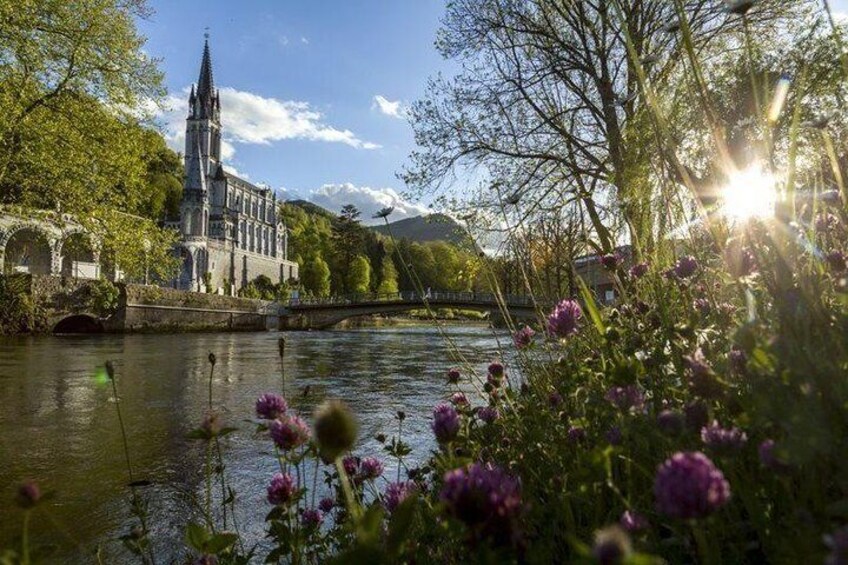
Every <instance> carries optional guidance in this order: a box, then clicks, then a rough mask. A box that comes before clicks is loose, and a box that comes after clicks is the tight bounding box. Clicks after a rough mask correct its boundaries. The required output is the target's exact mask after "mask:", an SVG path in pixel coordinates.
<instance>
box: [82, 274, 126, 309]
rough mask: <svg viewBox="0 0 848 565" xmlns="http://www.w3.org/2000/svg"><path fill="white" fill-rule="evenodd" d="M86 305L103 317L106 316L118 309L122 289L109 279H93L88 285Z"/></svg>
mask: <svg viewBox="0 0 848 565" xmlns="http://www.w3.org/2000/svg"><path fill="white" fill-rule="evenodd" d="M86 288H87V289H88V296H87V297H86V307H87V308H88V309H89V310H90V311H91V312H93V313H95V314H97V315H98V316H100V317H101V318H106V317H108V316H111V315H112V314H114V313H115V311H116V310H117V309H118V299H119V297H120V294H121V292H120V290H119V289H118V287H117V286H115V284H114V283H112V281H110V280H108V279H98V280H95V281H91V282H90V283H89V284H88V285H87V287H86Z"/></svg>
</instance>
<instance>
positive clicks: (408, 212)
mask: <svg viewBox="0 0 848 565" xmlns="http://www.w3.org/2000/svg"><path fill="white" fill-rule="evenodd" d="M283 194H284V195H285V196H287V197H289V198H296V197H298V196H299V197H301V198H303V199H305V200H308V201H310V202H312V203H314V204H317V205H319V206H322V207H324V208H326V209H327V210H329V211H330V212H333V213H338V212H339V211H340V210H341V209H342V206H344V205H345V204H353V205H354V206H356V207H357V208H359V211H360V212H362V222H363V223H365V224H376V223H381V222H382V220H374V219H373V218H372V217H371V216H373V215H374V214H376V213H377V212H379V211H380V210H381V209H383V208H385V207H386V206H394V208H395V209H394V211H393V212H392V215H391V216H389V220H390V221H397V220H402V219H404V218H412V217H414V216H421V215H426V214H429V213H431V212H432V211H431V210H429V209H428V208H427V207H426V206H424V205H423V204H419V203H415V202H409V201H408V200H405V199H404V198H403V197H402V196H401V195H400V194H398V192H397V191H396V190H395V189H393V188H371V187H368V186H356V185H354V184H353V183H349V182H346V183H340V184H325V185H323V186H321V187H320V188H316V189H313V190H311V191H309V192H307V193H305V194H300V195H298V193H297V192H295V191H291V190H285V189H284V190H283Z"/></svg>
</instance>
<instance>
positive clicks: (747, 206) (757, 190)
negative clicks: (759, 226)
mask: <svg viewBox="0 0 848 565" xmlns="http://www.w3.org/2000/svg"><path fill="white" fill-rule="evenodd" d="M775 186H776V180H775V178H774V175H772V174H770V173H766V172H764V171H763V170H762V169H760V168H759V167H757V166H751V167H749V168H747V169H745V170H742V171H739V172H737V173H735V174H733V175H732V176H731V177H730V181H729V182H728V183H727V186H726V187H725V188H724V191H723V193H722V200H723V204H722V210H723V211H724V214H725V215H726V216H728V217H731V218H735V219H737V220H747V219H749V218H767V217H769V216H772V215H774V205H775V203H776V202H777V192H776V190H775Z"/></svg>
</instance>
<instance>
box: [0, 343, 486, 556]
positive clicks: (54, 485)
mask: <svg viewBox="0 0 848 565" xmlns="http://www.w3.org/2000/svg"><path fill="white" fill-rule="evenodd" d="M448 331H449V332H450V334H451V336H452V339H453V340H454V342H455V343H456V345H457V346H458V347H459V348H460V350H461V351H462V353H463V354H464V355H465V356H466V357H467V358H468V359H470V360H473V361H474V363H476V364H478V365H479V368H480V370H481V371H483V370H485V365H486V364H487V363H488V362H489V361H491V360H492V359H494V358H496V357H497V342H496V340H495V339H494V337H493V336H492V334H491V332H490V331H489V330H488V329H486V328H482V327H455V328H450V329H448ZM278 336H279V334H273V333H263V334H197V335H168V336H156V335H133V336H109V335H100V336H74V337H41V338H21V339H15V340H5V341H0V406H2V409H0V500H2V501H10V500H11V499H12V498H13V497H14V492H15V488H16V485H17V484H19V482H21V481H22V480H23V479H26V478H32V479H35V480H37V481H39V482H40V483H41V484H42V486H43V488H44V490H48V491H50V490H53V491H55V492H56V497H55V499H53V500H52V501H51V502H50V504H49V505H48V506H46V507H45V508H42V509H39V513H41V512H42V510H44V511H45V515H46V516H49V519H39V520H35V523H34V524H33V528H34V532H33V537H34V541H35V544H39V545H46V544H54V545H55V546H56V547H55V548H54V550H53V551H54V552H53V554H52V558H51V561H52V560H60V561H62V562H70V563H74V562H79V563H88V562H91V555H92V552H93V551H94V550H95V548H96V545H97V544H98V543H100V544H102V546H103V547H102V550H103V556H104V560H105V562H116V561H121V560H122V559H124V558H125V557H126V555H125V554H123V553H122V549H121V547H120V543H119V542H116V541H115V539H116V538H117V537H118V536H120V535H122V534H124V533H126V531H125V530H126V526H127V524H128V523H129V520H130V518H129V512H128V504H127V498H128V493H127V490H126V488H125V484H126V482H127V472H126V468H125V464H124V459H123V452H122V447H121V432H120V429H119V427H118V425H117V418H116V415H115V407H114V404H113V403H112V401H111V397H112V391H111V387H110V386H109V385H108V383H102V382H100V381H98V379H97V378H96V372H97V369H98V367H100V366H102V363H103V361H104V360H106V359H111V360H113V361H114V363H115V367H116V370H117V374H118V379H119V380H118V387H119V394H120V396H121V402H122V404H121V406H122V411H123V414H124V418H125V422H126V425H127V429H128V435H129V443H130V449H131V459H132V464H133V471H134V474H135V475H136V477H137V478H139V477H140V478H145V479H150V480H152V481H153V485H152V486H151V487H147V488H146V489H145V490H146V492H145V494H146V497H147V498H148V499H149V500H150V513H151V522H152V523H153V525H154V534H153V539H154V543H155V544H156V549H157V553H158V554H159V555H162V556H163V557H165V558H166V560H169V559H170V558H172V557H178V556H179V555H180V553H179V552H180V551H181V549H182V544H181V540H182V533H181V532H182V530H181V529H182V527H183V526H184V525H185V524H186V523H187V522H188V521H190V520H192V519H197V518H198V515H199V511H198V505H197V501H196V496H200V495H201V491H202V482H203V476H202V466H203V461H204V452H203V446H202V445H199V444H197V443H195V442H191V441H188V440H186V439H185V435H186V433H187V432H188V431H190V430H191V429H193V428H195V427H197V425H198V423H199V422H200V420H201V418H202V417H203V414H204V413H205V412H206V408H207V390H208V389H207V386H208V377H209V372H208V371H209V363H208V361H207V356H208V354H209V352H210V351H212V352H214V353H215V354H216V356H217V360H218V362H217V365H216V367H215V375H214V381H213V387H214V401H213V403H214V405H215V406H216V407H217V408H219V409H220V410H221V411H222V413H223V414H224V420H225V422H226V423H227V424H228V425H229V424H232V425H236V426H238V427H239V428H240V430H239V431H238V432H236V433H235V434H232V435H231V436H228V437H227V439H226V441H225V444H226V446H225V455H224V457H225V463H226V465H227V474H228V478H229V480H230V481H231V482H232V483H233V486H234V488H235V489H236V491H237V493H238V496H239V504H238V512H237V516H236V517H237V520H238V523H239V527H240V529H241V530H242V532H243V533H245V534H246V538H247V539H249V540H250V541H251V542H261V540H262V537H263V523H262V520H263V518H264V514H265V512H264V510H265V509H266V507H267V505H266V504H265V502H264V495H265V485H266V482H267V480H268V478H269V477H270V475H271V474H272V473H273V472H274V470H275V466H274V464H273V460H272V459H270V458H269V457H267V453H268V450H269V448H270V443H269V441H268V440H267V439H264V438H261V437H257V436H255V435H254V433H253V426H252V425H251V424H249V423H246V422H244V419H245V418H248V417H250V416H251V415H252V411H253V402H254V400H255V399H256V397H257V396H258V395H259V394H261V393H263V392H267V391H273V390H279V389H280V387H281V386H282V382H281V374H280V363H279V357H278V349H277V338H278ZM286 355H287V357H286V364H285V374H286V378H287V382H286V386H287V388H288V390H287V392H288V394H287V396H288V398H289V403H290V405H292V406H294V407H295V408H296V409H297V410H298V411H300V412H302V413H304V414H311V412H312V410H313V409H314V407H315V406H316V405H317V404H319V403H320V402H321V401H323V400H324V399H325V398H327V397H333V398H342V399H344V400H346V401H347V402H348V403H349V404H350V405H351V407H352V409H353V411H354V412H355V413H356V415H357V417H358V418H359V420H360V425H361V428H360V437H361V440H360V446H359V448H358V452H361V453H375V452H379V450H380V445H379V444H378V443H377V442H376V440H375V439H374V436H375V435H376V434H377V433H378V432H384V433H387V434H389V435H390V434H391V433H393V432H394V430H395V429H396V424H397V422H396V420H395V419H394V413H395V411H396V410H398V409H401V408H402V409H404V410H405V411H406V413H407V415H408V418H407V420H406V422H405V423H404V430H405V432H404V433H405V437H406V440H407V441H409V442H410V443H411V444H412V447H413V450H414V452H413V459H418V460H420V459H422V458H424V457H426V455H427V453H428V452H429V450H430V449H432V447H433V443H432V439H431V434H430V432H429V420H428V419H429V415H430V410H431V408H432V406H433V405H434V404H435V403H436V402H438V401H439V400H440V399H442V398H444V397H445V396H446V393H447V387H446V385H445V378H444V375H445V372H446V370H447V369H448V368H449V367H450V366H452V365H453V363H452V362H451V361H450V359H449V358H448V355H447V350H446V345H445V342H444V340H443V338H442V337H441V336H440V335H439V334H438V332H437V331H436V330H435V329H433V328H424V327H419V328H404V329H379V330H367V331H335V332H314V333H291V334H287V347H286ZM306 387H308V388H309V394H308V395H307V396H303V394H302V393H303V390H304V389H305V388H306ZM386 467H387V473H388V476H394V467H393V462H391V461H386ZM2 508H3V510H4V516H3V520H2V521H0V548H3V547H9V546H10V545H11V544H12V543H13V542H15V540H16V537H17V536H18V535H19V534H20V530H19V525H20V519H21V516H20V514H19V513H18V511H17V510H14V511H12V512H6V510H7V509H8V508H9V507H8V505H7V504H6V503H5V502H4V503H3V506H2ZM257 508H258V509H260V511H258V512H257V511H256V509H257Z"/></svg>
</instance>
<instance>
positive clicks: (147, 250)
mask: <svg viewBox="0 0 848 565" xmlns="http://www.w3.org/2000/svg"><path fill="white" fill-rule="evenodd" d="M141 244H142V245H143V246H144V286H147V285H148V282H149V279H150V261H149V260H148V256H149V255H150V247H151V245H150V240H149V239H147V238H146V237H145V238H144V240H143V241H142V242H141Z"/></svg>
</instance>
